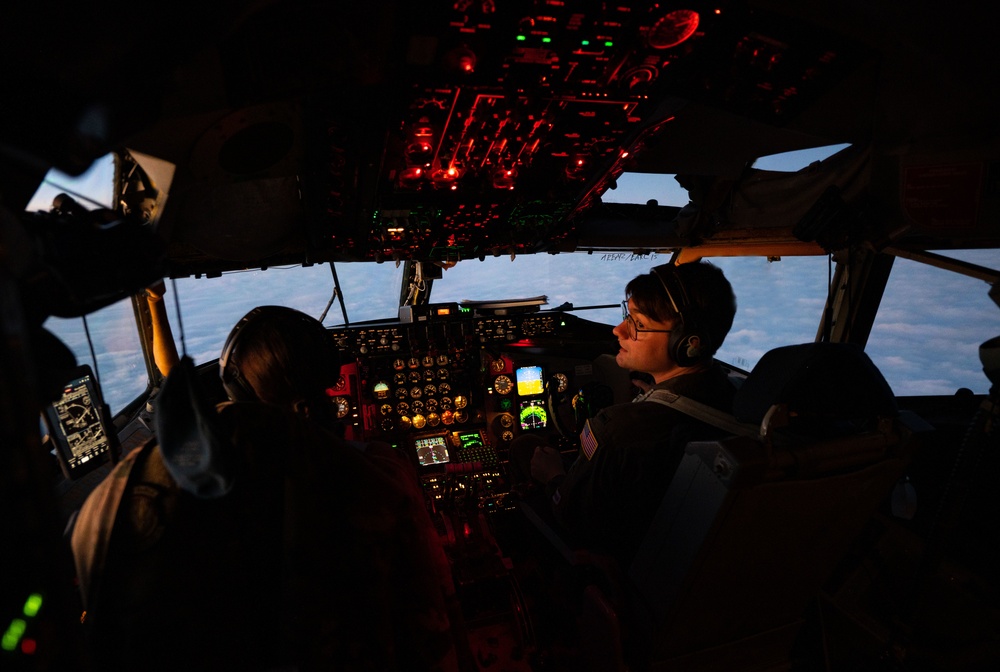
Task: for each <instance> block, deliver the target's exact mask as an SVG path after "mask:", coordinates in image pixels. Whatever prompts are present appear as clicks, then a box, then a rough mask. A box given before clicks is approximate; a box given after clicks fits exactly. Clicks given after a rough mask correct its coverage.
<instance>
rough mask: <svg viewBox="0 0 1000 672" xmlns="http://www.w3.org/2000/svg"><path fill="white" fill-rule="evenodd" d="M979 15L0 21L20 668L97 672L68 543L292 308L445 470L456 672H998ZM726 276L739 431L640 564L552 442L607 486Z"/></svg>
mask: <svg viewBox="0 0 1000 672" xmlns="http://www.w3.org/2000/svg"><path fill="white" fill-rule="evenodd" d="M974 4H975V3H964V2H959V3H957V4H954V3H952V4H951V5H948V7H947V11H946V12H944V10H943V9H942V7H941V6H939V5H937V4H935V3H931V2H923V1H921V2H916V3H897V2H893V1H891V0H874V1H873V2H868V3H846V4H844V3H841V4H840V5H838V6H832V5H831V6H826V5H822V6H821V5H818V4H816V3H812V4H810V3H801V2H797V1H793V0H734V1H730V0H726V1H725V2H720V3H714V4H713V3H708V2H704V1H702V0H695V1H693V2H687V3H680V2H672V1H671V2H656V1H653V0H622V2H618V3H607V2H597V1H591V0H581V1H578V2H577V1H569V0H566V1H564V0H456V1H454V2H445V3H431V4H430V5H428V4H426V3H424V4H421V3H412V2H410V3H407V2H400V1H398V0H378V1H376V2H368V3H354V4H352V5H350V6H346V5H345V3H342V2H341V3H337V2H326V1H322V0H316V1H313V0H308V1H307V0H296V1H294V2H287V3H286V2H280V3H279V2H240V1H237V2H227V3H222V4H221V5H219V6H215V5H212V6H211V7H209V6H205V7H200V8H199V10H198V13H197V15H196V16H195V15H192V14H191V13H189V12H188V11H186V10H185V9H183V8H170V9H164V8H159V7H157V8H152V7H145V6H141V7H140V6H135V7H130V8H129V9H128V11H114V12H111V11H107V12H95V11H93V10H92V9H91V8H89V7H83V6H80V7H76V6H65V7H61V8H60V12H59V13H58V14H53V13H50V12H49V10H48V8H43V7H36V6H34V5H24V6H19V7H17V8H12V9H9V10H5V14H6V16H5V17H4V20H3V21H2V22H0V24H2V25H3V28H2V29H0V30H2V32H3V39H0V55H2V56H0V57H2V58H3V60H4V63H5V64H6V65H7V66H8V67H5V68H0V87H2V90H3V92H4V95H3V96H0V120H2V122H3V123H0V314H2V315H3V334H4V338H3V347H2V349H0V417H3V422H2V423H0V431H2V439H0V454H2V461H0V512H2V515H3V518H4V521H5V522H4V534H3V536H4V539H5V540H10V541H9V542H8V543H5V545H4V548H3V549H2V550H0V560H2V564H0V575H2V576H3V577H4V579H3V582H2V587H0V634H2V635H3V637H2V647H0V667H2V668H4V669H8V668H9V669H17V670H32V671H38V672H47V671H48V670H57V669H80V670H85V669H90V666H89V664H90V662H91V661H90V660H89V659H88V658H87V656H86V648H87V647H86V627H84V628H83V629H81V615H82V614H81V612H82V611H83V610H82V607H81V602H80V600H81V599H82V598H81V595H80V591H79V590H78V588H77V586H74V585H73V581H74V580H78V579H79V576H76V577H75V578H74V572H76V571H77V570H76V568H75V567H74V566H73V564H72V558H69V557H68V556H69V555H71V554H70V550H71V549H70V547H69V545H68V544H67V540H66V535H67V534H71V533H72V529H73V525H74V523H75V521H76V516H78V512H79V511H80V509H81V507H82V506H83V505H84V503H85V502H86V501H87V499H88V497H89V496H90V494H91V493H92V492H94V491H95V489H97V488H98V487H100V486H101V485H102V484H104V483H105V478H106V477H107V475H108V474H109V473H111V472H113V471H114V470H116V469H118V468H119V466H120V465H121V464H122V462H123V461H124V460H127V459H129V458H128V456H129V455H135V454H138V453H137V452H136V451H140V450H142V449H144V447H146V446H149V445H155V444H156V442H157V441H158V440H159V436H158V430H157V427H158V425H157V422H158V420H162V418H163V417H164V414H162V413H160V408H161V407H160V403H161V402H162V400H163V399H164V397H165V396H167V393H165V392H164V390H165V389H166V388H167V386H168V385H169V381H170V380H171V378H170V373H169V372H170V371H171V367H172V366H173V364H172V363H171V364H167V365H165V364H164V362H173V360H171V359H170V357H171V355H170V351H175V355H176V357H175V359H177V358H182V359H184V360H186V361H188V362H190V366H191V368H190V370H188V369H185V371H189V372H190V373H191V374H192V375H191V380H190V381H188V382H189V383H190V384H191V390H192V392H191V395H192V399H196V401H197V403H196V404H195V405H196V406H197V407H198V409H199V410H198V413H205V414H206V415H203V416H200V417H203V418H204V417H215V416H210V414H208V411H205V410H204V409H210V410H217V409H219V408H223V407H227V406H226V404H227V401H228V398H227V392H226V389H225V387H224V384H223V382H222V380H221V379H220V371H219V369H220V356H221V353H222V352H223V349H224V345H225V343H226V339H227V334H229V333H230V330H231V329H232V328H233V326H234V325H235V324H237V323H238V321H239V320H240V319H241V317H242V316H244V315H245V314H247V313H248V311H250V310H251V309H253V308H255V307H257V306H265V305H272V306H283V307H288V308H294V309H295V310H298V311H300V312H302V313H305V314H306V315H308V316H309V317H310V318H316V321H317V322H319V323H321V324H322V326H323V327H324V328H325V330H326V333H327V335H328V337H329V341H330V345H331V347H332V348H333V349H334V350H335V351H336V352H337V353H339V358H340V369H339V373H338V375H336V376H334V377H333V379H331V380H330V381H329V386H328V387H327V388H326V390H325V395H326V402H327V403H328V404H329V408H330V409H332V411H331V412H332V413H333V415H335V416H336V419H337V421H338V424H337V426H338V430H337V431H338V432H339V434H338V436H337V440H338V441H341V440H342V441H344V442H345V443H346V444H347V445H350V446H353V447H364V446H365V445H368V444H378V445H379V446H382V445H385V446H388V448H389V449H390V450H391V452H392V455H393V456H395V457H399V458H401V459H402V461H403V462H405V466H406V469H403V470H402V471H406V473H410V471H412V473H413V474H414V475H415V479H416V485H417V490H418V496H419V502H420V508H421V509H426V513H427V514H428V517H429V519H430V521H431V524H432V526H433V533H432V534H430V535H429V537H432V538H433V541H434V542H435V543H440V546H441V548H442V549H443V557H444V558H445V560H446V562H447V565H448V569H449V571H450V576H449V581H451V582H452V583H453V584H454V597H455V600H456V604H455V605H452V606H453V607H454V608H455V610H454V611H453V612H452V613H451V616H452V617H453V618H454V619H455V622H461V623H462V624H463V627H464V628H465V630H463V631H462V633H461V637H460V638H459V639H461V640H462V645H461V647H460V648H461V651H460V652H459V654H460V655H458V659H457V660H455V661H452V663H453V667H454V669H456V670H461V672H466V670H469V671H471V672H484V671H486V670H497V669H503V670H519V671H520V670H524V671H527V672H530V671H531V670H541V669H574V670H575V669H593V670H624V669H635V670H645V669H671V670H688V669H690V670H699V669H721V668H725V669H744V668H750V669H775V670H777V669H783V670H792V669H824V670H827V671H828V672H839V671H841V670H854V669H866V670H883V669H884V670H938V669H940V670H954V669H994V668H995V667H996V663H997V662H998V661H1000V653H998V651H1000V617H998V615H997V613H996V608H995V603H996V599H995V598H996V597H997V594H998V591H1000V584H998V579H1000V576H998V574H997V570H996V567H997V566H1000V565H998V564H997V563H998V561H1000V556H998V555H997V551H996V546H997V545H996V544H995V543H993V536H995V535H994V530H993V527H994V524H993V523H994V521H995V518H996V515H998V514H1000V511H998V510H997V505H996V502H995V497H993V495H992V492H993V481H994V480H995V474H996V470H997V469H998V468H1000V461H998V459H1000V454H998V453H997V451H996V450H995V448H996V446H997V445H998V444H997V441H996V427H997V426H998V424H1000V423H998V412H1000V411H998V408H1000V403H998V394H1000V373H998V371H1000V363H998V362H997V356H998V355H997V353H998V350H1000V346H998V344H997V334H1000V314H998V307H1000V264H998V257H997V249H998V248H1000V226H998V221H1000V220H998V214H1000V189H998V186H997V167H998V166H1000V142H998V140H1000V138H998V134H997V131H996V128H995V127H996V119H997V117H998V114H1000V97H998V96H997V95H996V92H997V91H1000V67H997V66H998V65H1000V64H998V63H997V55H996V50H995V46H994V42H995V40H994V35H993V32H994V31H993V29H992V24H991V23H990V22H989V21H987V20H985V19H984V17H983V16H981V15H980V14H981V9H980V8H978V7H975V6H974ZM942 12H944V13H942ZM945 20H947V23H948V25H947V27H943V22H944V21H945ZM701 260H705V261H708V262H710V263H711V264H713V265H714V266H716V267H717V268H719V269H721V270H722V271H723V272H724V273H725V276H726V277H727V278H728V279H729V280H730V282H731V283H732V286H733V288H734V292H735V295H736V300H737V312H736V316H735V318H734V321H733V324H732V328H731V329H730V330H729V332H728V335H727V336H726V338H725V340H724V342H723V343H722V346H721V347H720V348H719V350H718V352H716V353H715V354H714V361H715V363H716V364H717V365H718V367H719V368H720V370H721V371H722V372H723V375H724V376H725V377H726V378H727V379H728V383H729V385H730V386H731V387H732V392H733V395H734V396H733V399H734V401H733V404H732V408H731V409H728V410H726V411H720V410H719V409H715V410H714V411H710V410H707V409H705V408H704V407H701V406H698V405H697V404H695V405H691V404H686V402H685V401H684V400H683V399H681V400H680V401H679V402H678V401H677V400H676V399H670V398H659V397H657V398H658V399H659V402H657V403H660V405H662V406H670V408H671V410H672V411H676V412H677V413H680V414H686V415H687V416H689V417H692V418H695V419H697V420H698V421H699V422H701V423H704V424H705V425H707V426H710V427H711V429H712V430H713V431H712V432H707V433H705V435H704V436H699V437H698V438H697V439H692V440H690V441H685V442H684V445H680V446H672V447H673V448H676V452H677V455H678V460H679V461H678V463H677V465H676V470H674V471H672V472H671V474H670V479H669V484H668V486H667V492H666V494H665V495H664V496H663V498H662V501H660V502H659V504H658V506H657V508H656V509H655V512H653V513H652V515H653V522H652V523H651V524H650V526H649V529H650V533H649V536H648V537H646V538H644V539H643V540H642V544H641V545H640V549H639V550H638V551H637V552H636V555H635V558H633V559H630V561H629V563H628V564H627V565H625V564H623V563H621V562H620V558H618V557H615V556H614V555H613V554H612V555H610V556H608V555H604V554H602V553H600V552H598V551H597V550H595V549H593V548H587V547H584V546H582V545H580V544H576V543H575V542H576V541H577V540H575V539H572V538H571V535H566V534H565V530H563V529H560V528H559V526H558V524H557V521H556V520H555V518H553V515H554V514H553V513H552V507H551V506H550V505H549V504H550V503H551V501H552V499H551V498H552V496H553V495H552V493H549V492H545V491H544V488H539V487H535V486H533V485H531V484H529V485H525V484H524V483H523V482H520V481H519V478H521V477H523V476H524V474H523V473H521V474H519V473H518V471H517V465H516V464H514V462H515V459H514V455H513V453H514V447H515V446H517V445H525V444H526V443H527V442H529V441H528V440H530V441H535V442H537V443H538V444H541V445H544V446H545V447H546V448H551V449H553V450H554V451H556V452H558V453H559V455H560V456H561V457H562V458H563V459H564V461H565V462H566V463H567V464H570V463H572V461H573V460H574V459H583V458H578V456H580V455H583V456H586V451H585V450H583V445H584V438H583V437H584V435H585V434H586V432H587V431H589V427H590V424H588V423H589V422H590V421H591V420H593V419H594V418H595V417H597V416H598V415H599V414H600V413H601V412H602V411H603V410H604V409H608V408H613V407H617V406H619V405H623V404H628V403H630V402H631V401H632V400H633V399H634V398H636V397H637V395H640V394H641V393H643V392H645V391H647V390H648V388H649V386H650V381H651V378H650V377H649V376H648V374H647V372H642V371H631V370H627V369H624V368H622V367H620V366H619V364H618V362H617V360H618V359H620V357H619V355H620V353H622V352H623V348H624V349H626V350H627V347H628V344H627V343H625V345H623V342H622V341H621V339H620V338H619V335H616V333H615V330H616V327H617V328H618V329H619V332H618V333H619V334H620V333H621V331H620V326H619V325H622V324H623V320H625V319H628V318H627V317H623V310H626V311H627V310H629V308H628V303H627V298H628V297H626V296H625V295H624V294H625V287H626V285H627V284H628V283H629V282H630V281H631V280H632V279H633V278H635V277H636V276H639V275H641V274H646V273H649V272H650V271H651V269H652V268H654V267H661V266H663V265H670V266H673V267H678V266H680V265H684V264H687V263H690V262H699V261H701ZM661 282H662V280H661ZM663 287H664V290H665V292H666V294H667V295H668V298H669V300H670V301H671V302H674V303H675V307H676V303H677V302H676V301H675V299H674V296H673V294H671V292H670V289H668V288H667V285H666V284H664V285H663ZM623 299H626V302H625V303H623ZM677 312H678V314H679V313H680V312H681V311H679V310H678V311H677ZM164 334H166V336H164ZM185 375H187V374H185ZM173 380H177V377H176V376H175V377H174V379H173ZM644 398H645V397H644ZM220 413H222V412H221V411H220ZM261 417H270V416H268V415H266V414H262V415H261ZM192 436H193V437H194V438H195V439H199V440H200V439H204V438H205V435H202V434H197V433H194V434H192ZM189 438H191V437H189ZM206 443H210V442H206ZM338 445H339V444H338ZM586 459H589V456H586ZM264 471H267V470H264ZM402 471H401V472H400V473H402ZM536 485H537V484H536ZM272 494H273V493H272ZM543 494H544V497H548V501H545V500H544V497H542V495H543ZM361 499H362V498H361V496H360V495H359V497H358V501H361ZM269 501H270V500H269ZM628 522H630V521H623V526H624V525H626V524H627V523H628ZM414 545H417V544H414ZM269 548H270V547H269ZM678 549H680V550H678ZM270 550H271V551H273V550H274V549H273V548H270ZM615 550H617V549H612V551H615ZM268 557H270V556H268ZM796 559H801V561H797V560H796ZM544 563H549V564H548V565H546V566H554V567H557V568H558V569H556V570H555V571H554V574H553V575H555V576H558V577H561V578H565V580H566V583H565V585H562V584H560V586H559V587H560V588H566V587H571V590H569V592H568V593H567V594H560V595H559V596H558V599H555V600H554V601H553V602H552V603H549V602H545V600H546V599H548V598H553V594H552V592H555V591H551V592H547V590H546V589H547V588H550V587H551V586H550V585H549V584H545V585H542V584H544V582H540V581H539V580H538V576H537V575H536V574H533V573H532V572H533V571H534V570H535V569H536V568H537V567H538V566H540V565H542V564H544ZM359 583H362V582H359ZM445 583H448V581H445ZM577 589H579V590H577ZM567 606H569V608H566V607H567ZM557 607H558V608H557ZM552 613H558V614H559V615H558V616H557V617H556V618H555V624H556V626H558V627H555V630H557V631H560V636H562V635H566V637H567V639H565V640H557V642H556V643H555V644H553V642H552V641H551V640H545V637H546V636H548V635H552V633H553V628H548V629H547V627H548V626H547V625H546V622H545V620H546V619H548V618H551V614H552ZM83 620H84V621H85V620H86V619H85V618H84V619H83ZM309 625H311V624H309ZM563 626H565V630H563ZM765 626H766V627H765ZM543 632H544V633H546V634H544V635H543V634H542V633H543ZM564 645H565V646H564ZM755 665H756V668H754V666H755ZM220 666H221V665H220ZM741 666H742V667H741Z"/></svg>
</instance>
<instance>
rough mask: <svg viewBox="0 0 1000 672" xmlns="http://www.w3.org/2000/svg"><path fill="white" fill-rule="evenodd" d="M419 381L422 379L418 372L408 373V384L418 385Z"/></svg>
mask: <svg viewBox="0 0 1000 672" xmlns="http://www.w3.org/2000/svg"><path fill="white" fill-rule="evenodd" d="M421 380H423V379H422V378H421V377H420V372H419V371H410V382H411V383H419V382H420V381H421Z"/></svg>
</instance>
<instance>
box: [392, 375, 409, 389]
mask: <svg viewBox="0 0 1000 672" xmlns="http://www.w3.org/2000/svg"><path fill="white" fill-rule="evenodd" d="M392 382H393V383H395V384H396V387H399V386H400V385H406V374H405V373H397V374H395V375H393V377H392Z"/></svg>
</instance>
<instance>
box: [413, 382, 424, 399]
mask: <svg viewBox="0 0 1000 672" xmlns="http://www.w3.org/2000/svg"><path fill="white" fill-rule="evenodd" d="M423 393H424V391H423V390H422V389H420V387H419V386H417V385H414V386H413V387H411V388H410V397H412V398H413V399H419V398H420V396H421V395H422V394H423Z"/></svg>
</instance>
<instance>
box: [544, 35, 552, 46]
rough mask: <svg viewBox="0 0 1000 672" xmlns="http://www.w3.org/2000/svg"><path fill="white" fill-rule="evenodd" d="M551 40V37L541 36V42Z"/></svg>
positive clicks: (546, 42)
mask: <svg viewBox="0 0 1000 672" xmlns="http://www.w3.org/2000/svg"><path fill="white" fill-rule="evenodd" d="M551 41H552V38H551V37H543V38H542V42H544V43H545V44H548V43H549V42H551Z"/></svg>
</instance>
